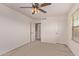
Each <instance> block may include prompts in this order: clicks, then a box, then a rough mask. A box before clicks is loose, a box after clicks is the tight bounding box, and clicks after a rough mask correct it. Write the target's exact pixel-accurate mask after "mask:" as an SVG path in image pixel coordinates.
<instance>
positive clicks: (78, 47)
mask: <svg viewBox="0 0 79 59" xmlns="http://www.w3.org/2000/svg"><path fill="white" fill-rule="evenodd" d="M78 8H79V4H75V5H74V6H73V8H72V9H71V11H70V12H69V15H68V43H67V45H68V46H69V48H70V49H71V50H72V52H73V53H74V54H75V55H79V43H76V42H75V41H73V40H72V14H73V13H74V12H75V11H76V10H77V9H78Z"/></svg>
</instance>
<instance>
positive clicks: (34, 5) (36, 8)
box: [20, 3, 51, 14]
mask: <svg viewBox="0 0 79 59" xmlns="http://www.w3.org/2000/svg"><path fill="white" fill-rule="evenodd" d="M48 5H51V3H43V4H41V5H40V4H39V3H32V7H20V8H32V14H36V13H39V11H41V12H43V13H47V12H46V11H44V10H43V9H41V7H45V6H48Z"/></svg>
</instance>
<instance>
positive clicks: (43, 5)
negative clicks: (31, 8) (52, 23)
mask: <svg viewBox="0 0 79 59" xmlns="http://www.w3.org/2000/svg"><path fill="white" fill-rule="evenodd" d="M48 5H51V3H43V4H41V5H40V7H45V6H48Z"/></svg>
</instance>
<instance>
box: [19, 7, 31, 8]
mask: <svg viewBox="0 0 79 59" xmlns="http://www.w3.org/2000/svg"><path fill="white" fill-rule="evenodd" d="M20 8H32V7H20Z"/></svg>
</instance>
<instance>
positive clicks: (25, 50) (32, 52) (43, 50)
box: [3, 41, 73, 56]
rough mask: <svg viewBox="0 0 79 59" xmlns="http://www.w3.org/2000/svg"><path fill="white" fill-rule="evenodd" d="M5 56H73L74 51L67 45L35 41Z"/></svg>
mask: <svg viewBox="0 0 79 59" xmlns="http://www.w3.org/2000/svg"><path fill="white" fill-rule="evenodd" d="M3 56H73V53H72V52H71V51H70V49H69V48H68V47H67V46H66V45H62V44H51V43H43V42H40V41H34V42H32V43H31V44H30V43H29V44H25V45H23V46H21V47H19V48H17V49H15V50H12V51H10V52H8V53H6V54H3Z"/></svg>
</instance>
